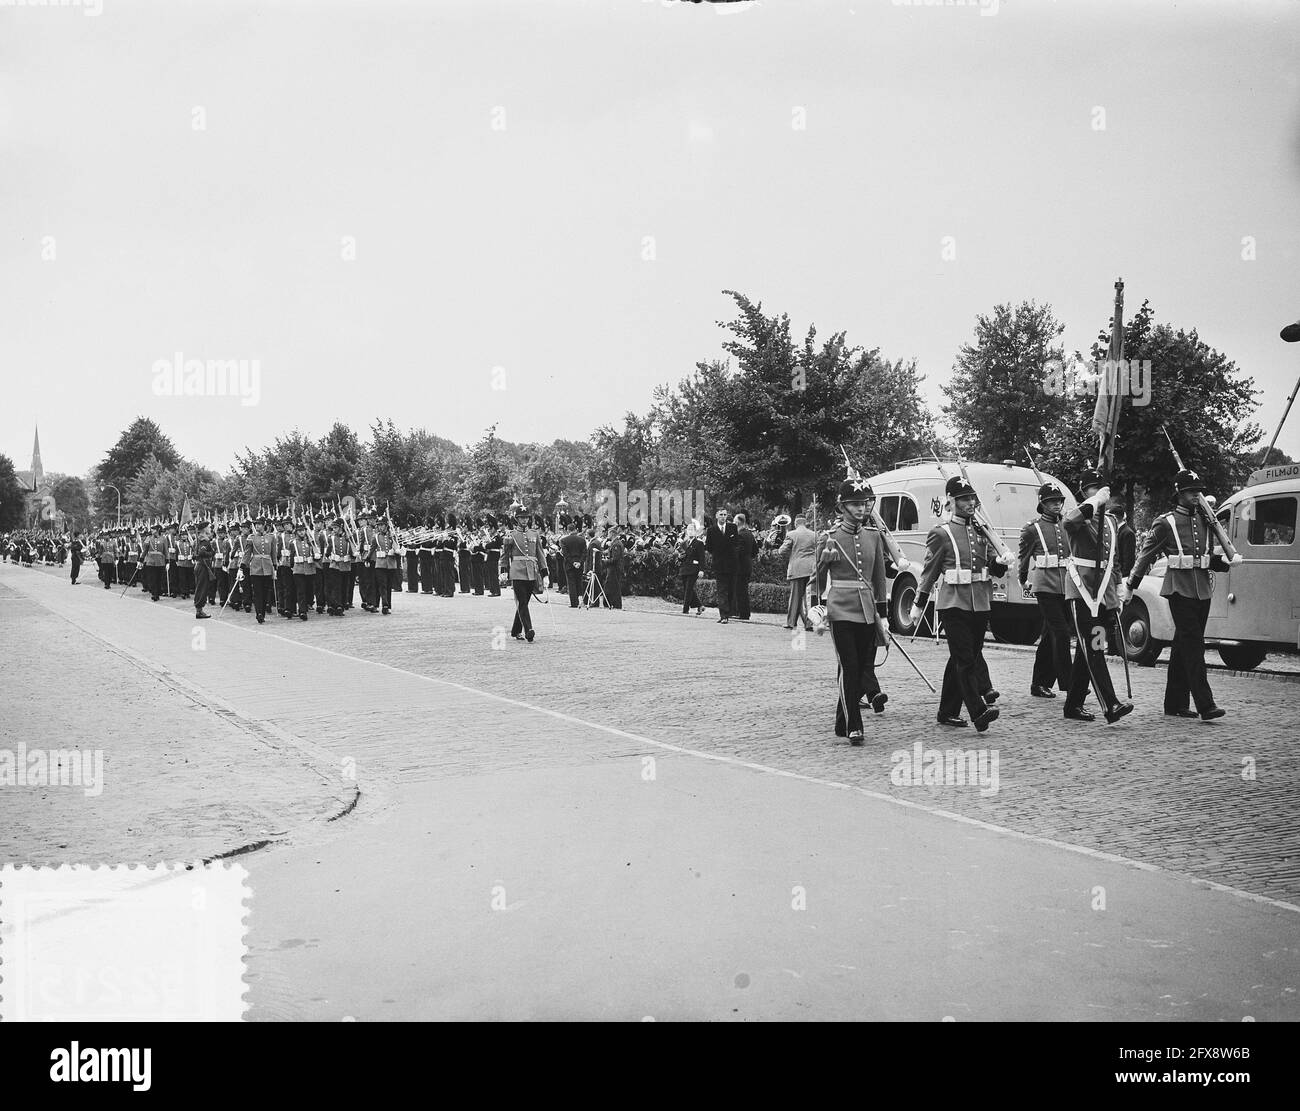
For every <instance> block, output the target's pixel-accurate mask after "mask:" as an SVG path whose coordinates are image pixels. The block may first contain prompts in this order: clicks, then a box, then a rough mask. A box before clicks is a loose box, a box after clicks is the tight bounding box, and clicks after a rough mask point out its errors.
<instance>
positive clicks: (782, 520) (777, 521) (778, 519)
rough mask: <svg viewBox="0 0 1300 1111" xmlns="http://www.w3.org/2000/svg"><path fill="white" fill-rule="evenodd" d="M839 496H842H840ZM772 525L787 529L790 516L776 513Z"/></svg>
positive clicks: (869, 495) (870, 495)
mask: <svg viewBox="0 0 1300 1111" xmlns="http://www.w3.org/2000/svg"><path fill="white" fill-rule="evenodd" d="M867 489H868V490H870V489H871V487H870V486H868V487H867ZM841 496H842V495H841ZM866 496H867V497H869V498H870V497H874V495H873V494H867V495H866ZM772 524H773V525H774V526H776V527H777V528H789V527H790V514H788V513H778V514H777V515H776V516H775V517H773V518H772Z"/></svg>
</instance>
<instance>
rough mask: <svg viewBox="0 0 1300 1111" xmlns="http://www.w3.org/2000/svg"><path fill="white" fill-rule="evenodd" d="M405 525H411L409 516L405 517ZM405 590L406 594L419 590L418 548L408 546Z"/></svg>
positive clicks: (416, 592) (415, 592)
mask: <svg viewBox="0 0 1300 1111" xmlns="http://www.w3.org/2000/svg"><path fill="white" fill-rule="evenodd" d="M406 523H407V527H408V528H410V527H413V525H412V522H411V520H410V518H407V522H406ZM406 592H407V593H408V594H418V593H419V592H420V549H419V548H418V547H410V548H407V549H406Z"/></svg>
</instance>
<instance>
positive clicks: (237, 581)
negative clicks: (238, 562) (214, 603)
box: [217, 567, 244, 617]
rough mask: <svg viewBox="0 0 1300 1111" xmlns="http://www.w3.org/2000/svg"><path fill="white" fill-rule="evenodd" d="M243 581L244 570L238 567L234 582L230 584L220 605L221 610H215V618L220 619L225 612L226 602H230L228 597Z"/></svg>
mask: <svg viewBox="0 0 1300 1111" xmlns="http://www.w3.org/2000/svg"><path fill="white" fill-rule="evenodd" d="M243 581H244V569H243V567H240V568H239V570H238V571H237V572H236V573H235V581H234V582H232V583H231V584H230V589H229V590H227V591H226V597H225V601H223V602H222V603H221V609H219V610H217V616H218V617H220V616H221V615H222V614H223V613H225V611H226V602H229V601H230V596H231V595H232V594H234V593H235V587H237V586H238V585H239V584H240V583H241V582H243Z"/></svg>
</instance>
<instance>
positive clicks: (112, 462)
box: [95, 417, 181, 515]
mask: <svg viewBox="0 0 1300 1111" xmlns="http://www.w3.org/2000/svg"><path fill="white" fill-rule="evenodd" d="M150 456H153V457H154V458H156V459H157V460H158V462H159V463H161V464H162V466H163V467H174V466H176V464H177V463H179V462H180V461H181V456H180V452H178V451H177V450H176V448H175V447H174V446H172V442H171V440H169V439H168V438H167V437H166V436H164V435H163V432H162V429H161V428H159V427H158V425H156V424H155V423H154V422H153V421H151V420H150V419H149V418H148V417H137V418H136V419H135V420H134V421H132V422H131V424H130V426H129V427H128V428H127V429H126V431H125V432H123V433H122V435H120V436H119V437H118V438H117V443H115V444H114V445H113V446H112V447H111V448H110V449H109V451H108V454H107V455H105V456H104V459H103V461H102V462H101V463H100V464H99V467H98V468H97V469H96V472H95V481H96V482H97V483H99V484H100V485H103V484H105V483H112V484H113V485H115V486H116V487H117V488H118V489H119V490H121V491H122V500H123V503H125V501H126V488H127V486H128V485H130V483H131V481H132V480H133V479H134V478H135V477H136V475H137V474H139V473H140V468H142V467H143V466H144V465H145V463H147V462H148V461H149V458H150ZM113 505H114V514H115V515H116V505H117V501H116V499H113ZM123 508H125V504H124V505H123Z"/></svg>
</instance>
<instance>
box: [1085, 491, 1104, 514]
mask: <svg viewBox="0 0 1300 1111" xmlns="http://www.w3.org/2000/svg"><path fill="white" fill-rule="evenodd" d="M1108 501H1110V487H1109V486H1103V487H1102V488H1101V489H1100V490H1098V491H1097V492H1096V493H1095V494H1093V495H1092V497H1090V498H1086V499H1085V500H1084V504H1085V505H1091V506H1092V507H1093V508H1094V509H1095V510H1097V511H1100V510H1102V509H1104V508H1105V506H1106V503H1107V502H1108Z"/></svg>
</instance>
